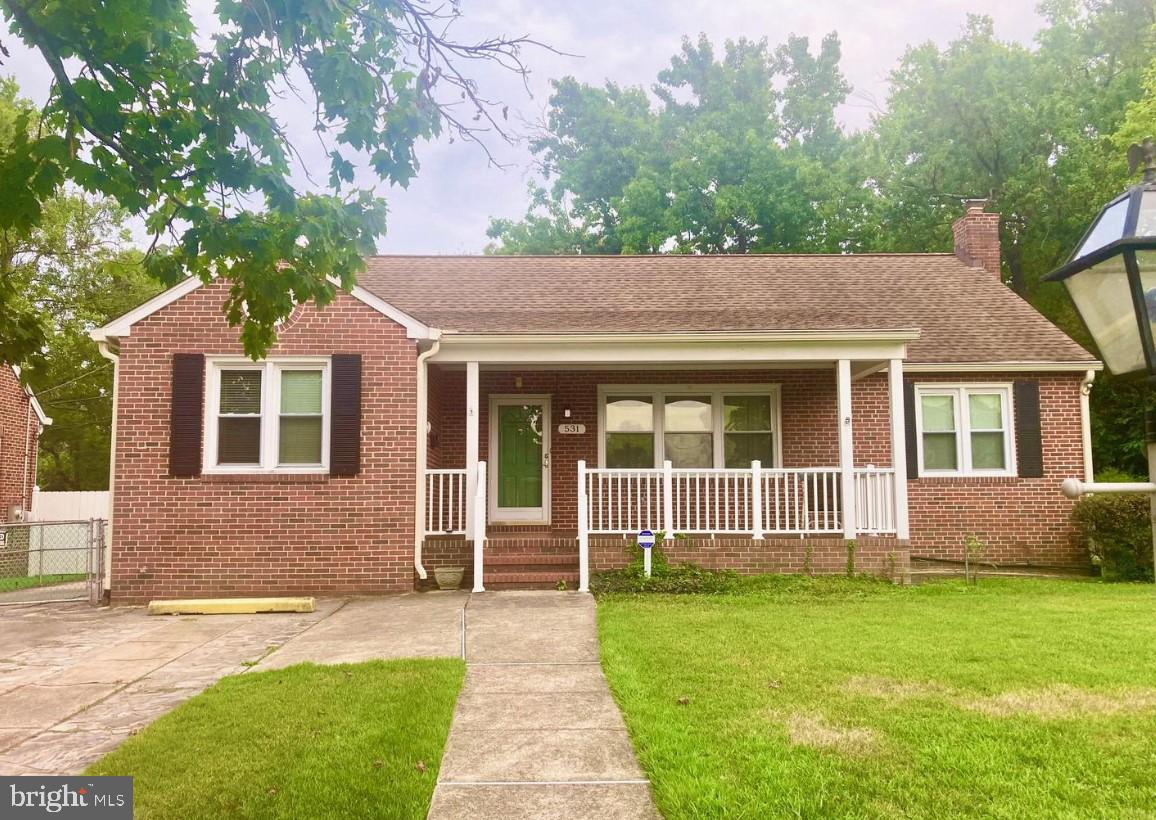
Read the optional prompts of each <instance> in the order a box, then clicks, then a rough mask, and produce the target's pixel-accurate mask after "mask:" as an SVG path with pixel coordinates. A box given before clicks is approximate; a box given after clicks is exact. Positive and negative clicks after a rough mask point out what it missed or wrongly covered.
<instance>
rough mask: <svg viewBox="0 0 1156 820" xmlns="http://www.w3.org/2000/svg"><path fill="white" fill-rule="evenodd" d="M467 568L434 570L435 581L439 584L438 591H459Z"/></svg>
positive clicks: (439, 568)
mask: <svg viewBox="0 0 1156 820" xmlns="http://www.w3.org/2000/svg"><path fill="white" fill-rule="evenodd" d="M465 572H466V568H465V567H437V568H435V569H434V579H436V580H437V582H438V589H457V588H458V587H460V586H461V585H462V576H463V575H465Z"/></svg>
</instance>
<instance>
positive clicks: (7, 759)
mask: <svg viewBox="0 0 1156 820" xmlns="http://www.w3.org/2000/svg"><path fill="white" fill-rule="evenodd" d="M467 600H468V593H464V592H462V593H427V594H422V595H418V594H417V593H410V594H406V595H394V596H388V597H383V598H367V599H356V600H352V601H343V600H335V599H331V600H321V601H318V604H317V611H316V612H313V613H309V614H265V615H210V616H179V617H150V616H148V615H146V614H145V613H144V611H143V610H141V609H139V608H114V609H109V608H102V609H94V608H92V607H90V606H88V605H87V604H50V605H44V606H29V607H5V608H3V609H2V610H0V775H21V774H32V775H36V774H42V775H43V774H77V773H79V772H81V771H82V770H83V769H84V768H85V767H87V766H88V765H89V764H90V763H93V762H95V761H96V760H98V759H99V758H100V757H102V756H103V755H104V754H106V753H107V752H109V751H110V750H112V749H113V748H115V747H116V746H117V745H119V744H120V743H121V742H122V741H123V740H124V739H125V738H126V737H128V736H129V735H130V734H133V733H135V732H136V731H138V730H139V729H141V728H142V727H144V726H146V725H147V724H149V723H151V722H152V721H153V720H155V719H156V718H157V717H159V716H160V715H162V714H164V713H165V712H167V711H169V710H170V709H173V708H174V707H176V706H177V705H178V704H180V703H181V702H182V701H184V700H187V699H188V698H190V697H192V696H193V695H196V694H198V693H200V692H201V691H203V690H204V689H205V688H207V687H208V686H210V685H212V684H213V683H215V682H216V681H217V680H219V679H220V678H222V677H224V676H225V675H237V674H242V673H246V672H249V671H253V670H263V669H273V668H280V667H282V666H288V665H290V664H294V663H301V662H303V661H313V662H315V663H356V662H358V661H365V660H371V659H373V658H400V657H446V656H449V657H460V656H461V645H462V631H461V621H462V610H463V608H464V606H465V603H466V601H467Z"/></svg>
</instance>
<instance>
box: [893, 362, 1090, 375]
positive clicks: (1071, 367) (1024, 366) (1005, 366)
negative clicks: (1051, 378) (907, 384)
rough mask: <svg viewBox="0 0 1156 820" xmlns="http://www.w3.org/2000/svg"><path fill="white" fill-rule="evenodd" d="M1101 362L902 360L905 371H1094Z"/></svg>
mask: <svg viewBox="0 0 1156 820" xmlns="http://www.w3.org/2000/svg"><path fill="white" fill-rule="evenodd" d="M1103 369H1104V365H1103V363H1101V362H938V363H937V362H904V363H903V370H904V372H906V373H1032V372H1036V371H1038V372H1041V373H1053V372H1079V371H1081V370H1083V371H1085V372H1092V373H1094V372H1096V371H1097V370H1103Z"/></svg>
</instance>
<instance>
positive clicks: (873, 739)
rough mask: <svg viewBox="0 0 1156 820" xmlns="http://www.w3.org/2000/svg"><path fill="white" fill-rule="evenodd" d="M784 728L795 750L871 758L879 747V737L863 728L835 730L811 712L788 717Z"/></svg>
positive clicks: (853, 727) (830, 724) (852, 727)
mask: <svg viewBox="0 0 1156 820" xmlns="http://www.w3.org/2000/svg"><path fill="white" fill-rule="evenodd" d="M786 728H787V737H788V738H790V741H791V743H792V744H793V745H795V746H810V747H812V748H814V749H828V750H830V751H834V752H841V753H842V754H846V755H855V756H859V755H867V754H871V753H872V752H874V751H875V750H876V748H878V746H879V735H878V734H877V733H876V732H875V731H873V730H871V729H868V728H866V727H863V726H836V725H835V724H833V723H829V722H828V721H827V720H826V718H824V717H823V716H822V715H819V714H815V713H813V712H795V713H794V714H792V715H789V716H788V717H787V720H786Z"/></svg>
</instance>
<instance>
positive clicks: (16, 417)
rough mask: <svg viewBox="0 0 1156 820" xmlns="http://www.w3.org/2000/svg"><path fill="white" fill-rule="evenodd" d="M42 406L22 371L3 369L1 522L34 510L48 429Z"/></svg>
mask: <svg viewBox="0 0 1156 820" xmlns="http://www.w3.org/2000/svg"><path fill="white" fill-rule="evenodd" d="M48 424H52V419H50V418H48V416H46V415H44V410H43V409H42V408H41V407H40V402H38V401H37V400H36V396H34V395H33V394H32V391H31V390H30V389H28V388H27V387H25V386H24V384H23V383H22V382H21V381H20V370H19V368H15V367H8V366H4V365H0V521H7V520H10V519H12V518H17V517H22V516H23V514H24V513H25V512H27V511H28V510H30V509H31V508H32V490H33V488H34V487H35V486H36V446H37V442H38V441H39V439H40V433H41V431H42V430H43V429H44V427H45V425H48Z"/></svg>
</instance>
